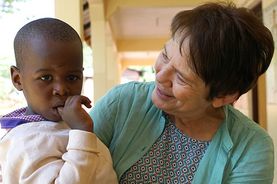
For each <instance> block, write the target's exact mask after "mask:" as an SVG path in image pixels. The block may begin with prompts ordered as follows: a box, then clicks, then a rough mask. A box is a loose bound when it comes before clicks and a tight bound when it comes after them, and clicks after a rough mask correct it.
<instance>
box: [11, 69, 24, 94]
mask: <svg viewBox="0 0 277 184" xmlns="http://www.w3.org/2000/svg"><path fill="white" fill-rule="evenodd" d="M20 77H21V75H20V71H19V69H18V68H17V67H16V66H11V78H12V82H13V85H14V87H15V88H16V89H17V90H18V91H22V85H21V78H20Z"/></svg>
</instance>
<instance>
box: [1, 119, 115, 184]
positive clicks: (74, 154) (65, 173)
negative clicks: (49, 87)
mask: <svg viewBox="0 0 277 184" xmlns="http://www.w3.org/2000/svg"><path fill="white" fill-rule="evenodd" d="M37 124H39V123H37ZM26 125H27V126H26ZM30 125H31V123H27V124H25V125H21V126H19V127H16V128H14V130H11V132H9V133H8V134H7V136H5V137H4V138H3V139H2V140H1V143H0V149H1V153H0V163H1V165H2V170H3V171H2V172H3V182H4V183H5V184H15V183H22V184H25V183H26V184H27V183H28V184H36V183H40V184H50V183H61V184H63V183H66V184H85V183H117V178H116V174H115V172H114V170H113V167H112V160H111V157H110V153H109V151H108V149H107V148H106V147H105V146H104V144H103V143H102V142H100V140H99V139H98V138H97V137H96V135H95V134H93V133H91V132H86V131H81V130H70V131H69V132H68V130H59V131H55V129H49V130H48V131H46V130H45V129H46V127H47V126H43V127H40V128H41V129H40V128H34V127H31V126H30ZM28 129H29V130H28ZM68 137H69V138H68Z"/></svg>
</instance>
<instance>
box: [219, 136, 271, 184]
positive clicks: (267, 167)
mask: <svg viewBox="0 0 277 184" xmlns="http://www.w3.org/2000/svg"><path fill="white" fill-rule="evenodd" d="M273 176H274V148H273V142H272V139H271V138H270V137H269V136H264V137H261V136H259V139H253V140H252V141H251V142H249V144H248V146H247V147H245V150H244V152H242V154H241V156H240V158H238V160H237V163H236V164H235V165H234V168H233V170H232V171H231V173H230V175H229V177H227V178H228V179H227V181H225V182H224V183H228V184H229V183H230V184H235V183H241V184H244V183H245V184H248V183H251V184H272V182H273Z"/></svg>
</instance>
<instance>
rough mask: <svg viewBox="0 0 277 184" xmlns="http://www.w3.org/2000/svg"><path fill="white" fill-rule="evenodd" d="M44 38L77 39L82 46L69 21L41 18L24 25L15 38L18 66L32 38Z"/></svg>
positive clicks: (58, 39)
mask: <svg viewBox="0 0 277 184" xmlns="http://www.w3.org/2000/svg"><path fill="white" fill-rule="evenodd" d="M34 38H43V39H45V40H53V41H65V42H68V41H77V42H79V43H80V47H81V48H82V41H81V39H80V37H79V35H78V33H77V32H76V31H75V30H74V29H73V28H72V27H71V26H70V25H69V24H67V23H65V22H63V21H61V20H59V19H56V18H41V19H37V20H34V21H31V22H29V23H27V24H26V25H24V26H23V27H22V28H21V29H20V30H19V31H18V32H17V34H16V36H15V38H14V53H15V60H16V65H17V67H20V65H21V64H22V61H23V60H24V58H23V57H24V49H25V48H26V47H27V46H28V43H29V42H30V40H32V39H34Z"/></svg>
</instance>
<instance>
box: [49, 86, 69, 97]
mask: <svg viewBox="0 0 277 184" xmlns="http://www.w3.org/2000/svg"><path fill="white" fill-rule="evenodd" d="M53 95H57V96H66V95H68V88H67V87H66V85H65V84H61V83H57V84H55V85H54V87H53Z"/></svg>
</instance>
